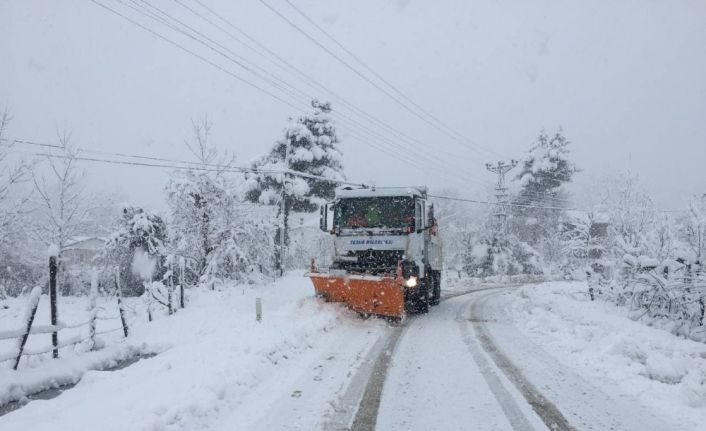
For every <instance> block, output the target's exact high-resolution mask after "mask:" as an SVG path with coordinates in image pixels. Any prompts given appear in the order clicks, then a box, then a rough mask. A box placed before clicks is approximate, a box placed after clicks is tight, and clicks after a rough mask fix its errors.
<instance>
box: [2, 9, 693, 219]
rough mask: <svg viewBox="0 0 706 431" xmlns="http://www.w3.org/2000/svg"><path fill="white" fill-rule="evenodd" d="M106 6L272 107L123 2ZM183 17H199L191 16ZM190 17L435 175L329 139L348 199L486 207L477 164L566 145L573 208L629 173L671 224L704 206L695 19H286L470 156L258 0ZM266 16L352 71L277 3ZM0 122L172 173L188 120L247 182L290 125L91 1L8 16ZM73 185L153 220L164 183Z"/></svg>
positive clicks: (502, 14)
mask: <svg viewBox="0 0 706 431" xmlns="http://www.w3.org/2000/svg"><path fill="white" fill-rule="evenodd" d="M100 1H101V2H103V3H104V4H106V5H108V6H110V7H112V8H115V9H116V10H120V11H123V12H124V13H125V14H126V15H129V16H130V17H134V18H135V19H137V20H139V21H140V22H142V23H144V24H145V25H147V26H148V27H149V28H152V29H154V30H157V31H159V32H161V33H163V34H164V35H166V36H168V37H169V38H170V39H173V40H175V41H178V42H179V43H180V44H183V45H184V46H186V47H189V48H190V49H192V50H194V51H197V52H198V53H199V54H200V55H203V56H204V57H206V58H208V59H210V61H213V62H214V63H217V64H219V65H221V66H222V67H224V68H226V69H228V70H230V71H232V72H233V73H235V74H237V75H239V76H242V77H244V78H246V79H248V80H251V81H253V82H257V83H258V85H261V86H263V87H267V88H270V87H268V84H266V83H262V81H258V78H256V77H253V76H252V75H250V74H249V73H248V72H247V71H243V70H242V69H239V68H238V67H237V66H236V65H234V64H233V63H231V62H229V61H228V60H226V59H224V58H223V57H220V56H219V55H218V54H215V53H214V52H213V51H209V50H208V49H207V48H204V47H203V46H201V45H197V44H195V43H193V41H191V40H189V39H186V38H184V37H180V35H177V34H175V33H174V32H173V31H171V30H167V29H165V27H163V26H160V25H158V24H156V23H155V22H153V21H149V20H148V19H146V18H144V17H141V16H140V15H138V14H137V13H136V12H135V11H133V10H130V9H128V8H126V7H125V6H124V5H122V4H121V3H120V2H119V1H117V0H100ZM123 1H124V2H125V3H128V4H132V3H131V2H130V1H131V0H123ZM136 1H137V3H138V4H141V3H142V0H136ZM180 1H182V2H184V3H185V4H187V5H190V6H191V7H194V8H199V5H198V4H197V3H196V2H194V1H193V0H180ZM202 1H203V2H204V3H205V4H207V5H208V6H210V7H211V8H213V9H214V10H215V11H217V12H219V13H220V14H222V15H223V16H224V17H225V18H227V19H228V20H229V21H230V22H231V23H232V24H234V25H236V26H238V27H240V28H241V29H242V30H244V31H245V32H246V33H247V34H249V35H250V36H251V37H253V38H254V39H256V40H258V41H259V42H260V43H262V44H264V45H266V46H267V47H269V48H270V49H271V50H273V51H275V52H276V53H277V54H279V55H281V56H282V57H283V58H285V59H286V60H287V61H289V62H291V63H292V64H294V65H296V66H297V67H299V68H300V69H302V70H304V71H305V72H306V73H308V74H309V75H311V76H312V77H314V78H315V79H316V80H317V81H319V82H320V83H321V84H323V85H325V86H327V87H329V88H330V89H333V90H334V91H335V92H337V93H338V94H339V95H340V96H342V97H343V98H344V99H346V101H348V102H350V103H353V104H355V105H357V106H359V107H361V108H362V109H364V110H365V111H367V112H368V113H369V114H370V115H372V116H374V117H376V118H378V119H379V120H380V121H383V122H385V123H386V124H389V125H391V126H393V127H395V128H397V129H400V130H403V131H404V132H405V133H407V134H409V135H412V136H414V137H416V138H417V139H418V140H420V141H423V142H424V143H425V144H426V149H425V150H423V151H422V150H419V149H415V148H408V149H407V150H406V151H405V152H406V153H407V156H413V157H415V158H417V159H420V160H423V161H426V162H427V163H428V164H429V168H428V169H427V170H426V171H420V170H419V169H418V168H415V167H412V166H410V165H409V164H408V163H407V162H405V161H404V160H402V159H404V158H402V159H401V158H400V157H396V156H393V155H388V154H387V153H384V152H381V151H379V150H377V149H375V148H373V147H372V146H370V144H373V145H375V146H381V145H383V146H387V148H388V151H392V152H393V153H394V152H396V153H399V152H400V150H399V149H395V148H392V147H390V144H389V143H381V142H374V143H371V142H368V143H365V142H361V141H357V140H355V139H354V136H352V134H360V131H358V132H356V131H355V130H354V129H353V128H351V127H344V125H341V127H340V137H341V139H342V144H341V145H342V147H341V148H342V150H343V152H344V157H345V168H346V173H347V175H348V177H349V179H351V180H355V181H363V182H374V183H376V184H378V185H404V184H420V183H425V184H428V185H430V186H432V187H446V186H448V187H456V188H458V189H459V192H460V194H461V195H464V196H468V197H475V196H483V195H485V194H486V192H487V188H488V186H487V184H488V183H490V182H492V181H493V180H494V178H493V177H492V176H491V174H489V173H488V172H486V171H485V169H484V166H483V163H484V162H486V161H492V160H497V159H498V156H492V155H489V154H488V152H487V149H490V150H491V151H494V152H496V153H498V154H500V155H502V156H504V157H508V158H509V157H515V158H519V157H521V156H522V154H523V153H524V152H525V151H526V150H527V149H528V147H529V145H530V143H531V142H532V140H533V139H534V138H535V137H536V135H537V133H538V132H539V130H540V129H542V128H546V129H547V130H548V131H553V130H555V129H556V128H557V127H559V126H561V127H562V128H563V130H564V132H565V134H566V136H567V137H568V138H569V139H570V140H571V141H572V142H573V155H574V158H575V160H576V162H577V164H578V165H579V166H580V167H581V168H582V169H583V173H582V174H581V175H580V176H579V177H577V181H578V182H579V183H580V184H581V185H582V187H583V188H584V189H585V188H586V187H587V186H589V185H591V184H593V182H594V181H595V180H596V179H600V178H601V177H603V176H605V175H609V174H610V173H614V172H616V171H619V170H623V171H630V172H632V173H634V174H638V175H639V176H640V178H641V180H642V182H643V184H644V186H645V187H646V188H647V190H648V191H649V192H650V193H652V194H653V196H654V197H655V200H656V202H657V203H658V204H659V205H660V206H661V207H663V208H676V207H683V206H684V203H685V202H686V199H688V197H689V195H691V194H694V193H699V194H701V193H704V192H705V191H706V190H705V188H706V187H705V186H706V163H705V162H706V24H705V23H706V2H705V1H703V0H678V1H666V0H663V1H653V0H634V1H624V0H612V1H608V0H597V1H565V0H562V1H559V0H557V1H546V0H544V1H520V0H517V1H467V0H457V1H451V0H449V1H441V0H436V1H422V0H407V1H402V0H398V1H382V0H356V1H343V0H336V1H314V0H291V1H292V2H293V3H294V4H296V5H297V6H298V7H299V8H301V9H302V10H303V11H304V12H305V13H306V14H308V15H309V16H310V17H311V18H313V19H314V20H315V21H316V22H317V23H318V24H319V25H321V26H322V27H323V28H325V29H326V30H327V31H328V32H330V33H331V34H332V35H333V36H335V37H336V38H337V39H338V40H339V41H340V42H341V43H342V44H344V45H345V46H346V47H348V48H350V50H351V51H353V52H354V53H356V54H357V55H358V56H359V57H360V58H362V59H363V60H364V61H365V62H367V63H368V64H369V65H370V66H372V67H373V68H374V69H375V71H376V72H378V73H379V74H380V75H382V76H383V77H385V78H386V79H387V80H388V81H389V82H391V83H392V84H394V85H395V86H396V87H397V88H398V89H400V90H401V91H402V92H403V93H404V94H405V95H407V96H409V97H410V98H411V99H413V100H414V101H415V102H416V103H417V104H419V105H420V106H423V107H424V108H425V109H426V110H428V111H429V112H431V113H433V114H434V115H435V116H436V117H437V118H439V119H441V120H442V121H443V122H444V123H445V124H447V125H449V126H451V127H452V128H453V129H454V130H455V131H457V132H459V133H460V134H461V135H463V137H464V143H463V144H461V143H459V142H457V141H455V140H453V139H450V138H449V137H448V136H447V135H445V134H442V133H440V132H439V131H438V130H436V129H434V128H433V127H431V126H430V125H428V124H427V123H425V122H423V121H421V120H420V119H419V118H417V117H415V116H414V115H412V114H410V113H409V112H407V111H405V110H404V109H402V108H401V107H400V106H399V105H397V104H396V103H395V102H394V101H392V100H391V99H390V98H389V97H388V96H386V95H385V94H383V93H382V92H380V91H379V90H377V89H375V88H374V87H372V86H371V85H370V84H368V83H366V82H365V81H363V80H362V79H360V78H359V77H358V76H356V75H355V74H353V73H352V72H351V71H350V70H348V69H346V68H345V67H344V66H342V65H341V64H339V63H337V62H336V61H335V60H334V59H332V58H331V57H329V56H328V54H326V53H325V52H324V51H322V50H321V49H320V48H318V47H317V46H315V45H314V44H313V43H312V42H311V41H309V40H307V39H306V38H305V37H304V36H302V35H300V34H299V33H297V32H296V30H294V29H292V28H291V27H289V26H288V25H287V24H286V23H285V22H284V21H282V20H281V18H279V17H277V16H276V15H275V14H274V13H272V12H271V11H270V10H268V9H267V8H266V7H265V6H264V5H262V4H261V3H260V2H259V1H258V0H236V1H226V0H202ZM267 2H268V3H270V4H271V5H272V6H273V7H275V8H277V9H278V10H280V11H281V12H282V13H283V14H284V15H286V16H287V17H289V18H290V19H292V20H293V21H295V22H296V23H297V24H298V25H300V26H301V27H302V28H304V29H305V30H306V31H307V32H309V33H310V34H312V35H314V36H315V37H316V38H317V39H319V40H321V42H322V43H325V44H326V45H327V46H329V47H330V48H331V49H332V50H335V51H336V52H337V53H339V55H341V56H344V58H348V57H345V54H344V53H342V52H341V51H340V50H339V49H338V48H337V47H335V46H334V45H333V44H332V43H330V42H329V41H328V40H326V39H325V38H324V37H323V36H322V35H321V34H320V33H318V32H317V30H316V29H315V28H314V27H313V26H311V24H309V23H307V22H306V21H305V20H303V19H302V18H301V16H299V15H297V14H296V12H295V11H294V10H293V9H292V8H290V7H289V6H288V5H287V3H286V2H285V1H284V0H267ZM148 3H149V4H153V5H155V6H157V7H159V8H160V9H162V10H163V11H164V12H167V13H168V14H170V15H172V16H174V17H177V18H179V19H181V20H183V21H185V22H188V23H189V24H190V25H192V26H193V27H196V28H198V29H199V30H200V31H202V32H204V33H207V34H208V35H209V36H210V37H212V38H213V39H215V40H217V41H218V42H219V43H221V44H222V45H225V46H227V47H228V48H229V49H231V50H232V51H234V52H236V53H237V54H239V55H241V56H242V57H244V58H246V59H247V60H248V61H252V62H255V63H257V64H258V65H260V66H261V67H264V68H266V69H268V70H269V71H270V72H271V73H273V74H276V75H277V76H278V77H281V78H282V79H284V80H286V81H288V82H291V83H292V84H294V85H295V86H296V87H297V88H298V89H300V90H302V91H304V92H305V93H307V94H311V95H314V96H318V97H319V98H321V99H331V98H330V97H329V96H328V95H327V94H325V93H322V92H320V91H317V90H315V89H312V88H310V87H308V86H307V85H305V84H304V83H303V82H301V81H298V80H296V79H295V78H293V77H292V76H291V75H287V74H284V73H283V72H282V71H281V70H279V69H276V68H274V67H272V63H270V62H268V61H267V60H264V59H263V57H261V56H259V55H257V54H256V53H253V52H252V51H249V50H247V49H246V48H244V47H243V46H242V45H239V44H238V43H237V42H236V41H234V40H233V39H231V38H229V37H228V36H227V35H225V34H223V33H221V32H219V30H218V29H216V28H215V27H213V26H211V25H210V24H208V23H205V22H204V21H199V19H198V18H197V17H195V16H193V15H191V14H190V12H189V11H188V10H187V9H185V8H183V7H182V6H180V5H179V4H178V3H177V2H175V1H174V0H149V1H148ZM142 4H143V3H142ZM197 10H200V11H203V9H197ZM212 19H214V21H215V20H216V18H213V17H212ZM231 31H233V30H231ZM348 60H349V61H351V64H355V63H353V62H352V60H350V59H348ZM273 91H277V90H273ZM332 102H333V107H334V109H337V108H341V109H340V111H341V112H343V113H346V114H347V115H350V111H345V110H344V109H343V108H345V107H344V106H341V103H340V102H337V101H336V100H335V99H334V100H332ZM293 103H295V104H297V105H299V106H302V102H293ZM3 105H7V106H8V107H9V108H10V109H11V111H12V113H13V115H14V120H13V123H12V125H11V128H10V131H9V136H10V137H13V138H18V139H28V140H34V141H40V142H52V141H55V129H56V128H57V127H61V128H66V129H68V130H71V131H72V133H73V143H74V144H75V145H78V146H80V147H84V148H90V149H95V150H102V151H111V152H126V153H136V154H143V155H149V156H157V157H167V158H178V159H184V158H188V157H189V154H188V152H187V150H186V148H185V147H184V145H183V140H184V138H186V137H188V136H189V134H190V121H191V119H192V118H200V117H203V116H204V115H208V117H209V118H210V119H211V120H212V122H213V124H214V126H213V127H214V128H213V136H212V139H213V142H214V143H215V144H216V145H217V146H218V147H219V148H221V149H228V150H230V151H232V152H233V153H234V154H235V155H236V156H237V159H238V162H239V163H241V164H247V163H248V162H249V161H251V160H252V159H254V158H256V157H258V156H259V155H261V154H263V153H265V152H266V151H268V149H269V148H270V146H271V144H272V143H273V142H274V141H275V140H276V139H277V138H279V137H280V136H281V133H282V128H283V126H284V125H285V124H286V121H287V118H288V117H289V116H296V115H298V112H296V111H295V110H294V109H293V108H292V107H289V106H286V105H284V104H282V103H280V102H279V101H277V100H274V99H272V98H270V97H269V96H267V95H264V94H262V93H260V92H258V91H257V90H255V89H253V88H250V87H248V86H247V85H245V84H243V83H242V82H239V81H237V80H235V79H234V78H233V77H232V76H229V75H227V74H225V73H224V72H222V71H220V70H217V69H215V68H214V67H212V66H209V65H207V64H205V63H203V62H201V61H200V60H198V59H196V58H193V57H191V56H189V55H188V54H186V53H185V52H183V51H181V50H179V49H178V48H176V47H174V46H172V45H170V44H168V43H166V42H165V41H163V40H160V39H158V38H156V37H154V36H153V35H151V34H149V33H147V32H146V31H144V30H143V29H140V28H138V27H136V26H135V25H133V24H131V23H129V22H127V21H125V20H123V19H122V18H120V17H118V16H116V15H114V14H112V13H110V12H109V11H107V10H105V9H102V8H100V7H99V6H97V5H96V4H94V3H92V2H90V1H88V0H65V1H50V0H43V1H41V0H0V107H1V106H3ZM368 124H369V123H368ZM378 130H379V129H378ZM399 145H402V146H405V147H409V145H408V144H406V143H400V144H399ZM478 148H484V149H485V150H482V151H481V152H479V151H478V150H477V149H478ZM27 149H28V150H29V149H30V148H27ZM429 160H434V161H433V162H430V161H429ZM85 167H86V171H87V175H88V179H89V182H90V185H91V187H92V188H94V189H104V190H108V191H114V190H118V191H121V192H122V193H123V195H125V196H126V197H128V198H129V199H131V200H133V201H134V202H136V203H140V204H148V205H150V204H151V205H152V206H155V207H162V206H163V203H162V201H163V193H162V188H163V185H164V183H165V181H166V178H167V175H168V172H167V171H164V170H159V169H149V168H139V167H124V166H110V165H102V164H101V165H96V164H86V165H85Z"/></svg>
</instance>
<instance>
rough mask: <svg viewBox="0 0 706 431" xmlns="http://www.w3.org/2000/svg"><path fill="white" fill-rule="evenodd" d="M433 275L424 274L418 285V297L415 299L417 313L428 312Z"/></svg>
mask: <svg viewBox="0 0 706 431" xmlns="http://www.w3.org/2000/svg"><path fill="white" fill-rule="evenodd" d="M432 279H433V277H430V276H426V277H424V280H422V284H421V286H419V299H418V300H417V313H420V314H426V313H428V312H429V302H430V292H429V291H430V290H431V289H432Z"/></svg>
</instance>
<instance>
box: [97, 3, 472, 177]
mask: <svg viewBox="0 0 706 431" xmlns="http://www.w3.org/2000/svg"><path fill="white" fill-rule="evenodd" d="M91 1H94V3H96V1H95V0H91ZM118 1H119V2H120V3H121V4H123V5H125V6H127V7H129V8H131V9H132V10H134V11H136V12H137V13H139V14H141V15H143V16H147V17H148V18H151V19H153V20H155V21H157V22H160V23H161V24H163V25H166V26H168V27H169V28H171V29H173V30H175V31H177V32H179V33H181V34H183V35H185V36H187V37H189V38H191V39H193V40H195V41H197V42H198V43H200V44H202V45H204V46H206V47H207V48H209V49H211V50H213V51H215V52H216V53H218V54H219V55H221V56H223V57H225V58H227V59H229V60H230V61H232V62H234V63H235V64H236V65H238V66H240V67H243V68H244V69H245V70H247V71H248V72H250V73H252V74H253V75H255V76H256V77H258V78H260V79H263V80H264V81H265V82H267V83H269V84H270V85H272V86H274V87H276V88H278V89H280V90H282V91H284V92H287V90H286V89H284V88H282V86H281V85H279V84H277V83H274V82H272V81H271V80H269V79H267V78H265V77H263V76H262V75H261V74H259V73H257V72H255V71H254V70H253V69H252V68H250V67H248V66H246V65H244V64H243V62H242V61H238V60H235V59H233V58H232V57H230V56H229V55H228V54H225V53H224V52H222V51H220V50H218V49H216V48H214V47H213V46H211V45H209V44H208V42H205V41H204V40H202V39H199V38H198V37H195V36H194V35H191V34H188V33H186V32H185V31H184V30H182V29H180V28H179V27H177V26H175V25H173V24H171V23H169V22H167V21H165V20H164V18H161V17H158V16H156V14H154V13H153V12H151V11H148V10H146V9H145V8H144V7H141V6H140V9H137V8H136V7H134V6H132V5H128V4H126V3H125V2H124V1H123V0H118ZM130 1H131V2H133V3H135V1H134V0H130ZM141 1H142V2H143V3H145V4H148V5H149V3H148V2H146V1H144V0H141ZM150 7H152V8H153V9H155V10H157V11H158V12H160V13H161V14H162V15H164V16H166V17H168V18H170V19H172V20H173V21H175V22H177V23H179V24H181V25H183V26H185V27H186V28H188V29H189V30H191V31H192V32H194V33H196V34H197V35H199V36H201V37H202V38H204V39H206V40H209V41H212V42H213V40H212V39H210V38H209V37H208V36H206V35H204V34H203V33H201V32H199V31H198V30H195V29H194V28H193V27H191V26H188V25H187V24H184V23H183V22H182V21H180V20H178V19H176V18H174V17H172V16H171V15H169V14H167V13H165V12H164V11H162V10H161V9H159V8H156V7H154V6H150ZM108 9H109V8H108ZM109 10H111V11H112V9H109ZM118 14H119V13H118ZM119 15H120V16H122V17H124V18H125V19H128V20H129V21H130V22H132V23H133V24H136V25H138V26H140V27H141V28H143V29H145V30H147V31H150V32H151V33H152V34H155V35H158V36H159V37H160V38H162V39H164V40H167V41H169V42H171V43H172V44H175V45H178V44H177V43H176V42H173V41H172V40H170V39H168V38H166V37H165V36H163V35H161V34H158V33H156V32H155V31H153V30H151V29H149V28H147V27H145V26H144V25H141V24H139V23H136V22H135V21H134V20H131V19H129V18H127V17H125V15H122V14H119ZM214 43H217V42H214ZM178 46H180V45H178ZM218 46H220V47H222V48H224V49H226V50H228V51H230V50H229V49H228V48H226V47H224V46H223V45H220V44H218ZM182 48H183V47H182ZM187 52H190V51H189V50H187ZM230 52H232V51H230ZM190 53H192V52H190ZM199 58H201V59H204V57H201V56H199ZM239 58H240V59H241V60H244V59H242V57H239ZM207 62H208V61H207ZM208 63H209V64H210V65H214V64H213V63H212V62H208ZM256 67H257V66H256ZM219 69H221V70H223V71H225V69H223V68H221V67H219ZM230 74H231V75H233V74H232V73H230ZM279 81H280V82H283V83H284V84H285V85H288V86H289V87H291V88H294V87H293V86H291V85H289V84H287V83H286V82H285V81H282V80H281V79H279ZM256 88H257V89H260V90H261V91H265V92H266V93H267V94H268V95H270V96H273V97H275V98H277V99H278V100H280V101H282V102H284V103H287V104H288V106H291V107H293V108H295V109H296V110H297V111H299V112H304V111H303V110H302V109H299V108H297V107H295V106H294V105H292V104H291V103H288V102H286V101H284V100H283V99H281V98H278V97H277V96H274V95H273V94H272V93H269V92H267V91H266V90H263V89H262V88H261V87H259V86H257V87H256ZM294 90H295V91H298V92H299V93H301V94H304V93H302V92H301V91H299V90H297V89H296V88H294ZM304 95H305V97H306V96H307V95H306V94H304ZM290 96H291V93H290ZM309 97H310V96H309ZM344 118H345V117H344ZM347 121H348V122H355V123H357V125H358V126H359V127H365V126H363V125H362V124H360V123H358V122H356V121H355V120H352V119H350V118H349V117H348V118H347ZM354 128H358V127H354ZM367 131H368V132H369V133H370V134H371V135H373V136H375V135H376V136H377V137H378V138H379V139H383V140H385V141H386V142H388V144H392V145H396V144H395V143H394V142H392V141H389V140H387V139H385V138H384V137H383V136H382V135H379V134H377V133H376V132H372V131H371V130H370V129H367ZM364 142H365V143H366V144H368V145H370V144H369V143H368V142H367V141H364ZM397 146H398V148H400V149H401V151H403V152H407V151H409V149H407V148H404V147H399V145H397ZM397 156H398V158H399V155H397ZM436 161H437V163H438V164H439V166H441V167H442V169H445V168H446V167H447V166H446V163H445V162H444V161H442V160H441V159H438V158H437V160H436ZM469 176H470V175H469ZM481 181H482V180H481Z"/></svg>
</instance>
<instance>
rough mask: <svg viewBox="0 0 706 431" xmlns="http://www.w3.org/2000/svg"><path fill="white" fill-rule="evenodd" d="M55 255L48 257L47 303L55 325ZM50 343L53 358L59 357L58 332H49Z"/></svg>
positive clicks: (52, 322)
mask: <svg viewBox="0 0 706 431" xmlns="http://www.w3.org/2000/svg"><path fill="white" fill-rule="evenodd" d="M56 260H57V258H56V256H50V257H49V303H50V307H51V324H52V326H56V322H57V315H56V313H57V310H56V276H57V263H56ZM51 345H52V346H54V350H53V351H52V355H53V356H54V357H55V358H58V357H59V333H58V332H57V331H54V332H52V333H51Z"/></svg>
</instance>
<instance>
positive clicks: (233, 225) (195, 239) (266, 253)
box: [166, 120, 274, 287]
mask: <svg viewBox="0 0 706 431" xmlns="http://www.w3.org/2000/svg"><path fill="white" fill-rule="evenodd" d="M193 128H194V136H193V139H192V141H190V142H187V146H189V148H190V149H191V150H192V153H193V154H194V155H195V157H196V159H197V163H195V165H194V167H193V168H192V169H188V170H179V171H176V172H174V173H173V174H172V176H171V178H170V180H169V182H168V183H167V186H166V192H167V204H168V205H169V208H170V210H171V220H172V221H171V223H170V246H169V247H170V253H171V254H174V255H176V256H179V257H183V258H185V261H186V262H187V263H188V265H187V266H188V269H189V273H190V274H192V275H194V276H195V277H192V279H194V278H195V279H196V280H200V281H201V282H202V283H204V284H207V285H209V286H212V287H213V286H215V284H218V283H221V282H223V281H225V280H238V281H243V280H246V279H252V278H257V277H259V276H261V275H263V274H265V275H266V274H269V273H270V272H271V266H272V251H273V249H272V247H271V245H272V244H271V243H272V239H271V237H272V235H271V232H272V229H273V226H274V223H273V220H272V218H273V217H272V211H270V208H265V206H264V205H260V204H253V203H249V202H244V198H242V197H241V193H240V189H241V188H242V183H241V182H240V181H239V180H241V177H238V176H234V175H233V173H232V172H231V170H230V169H229V167H230V166H231V164H232V161H233V158H232V157H228V155H227V154H223V155H221V156H219V153H218V151H217V150H216V148H215V147H213V146H212V145H211V144H210V142H209V139H208V138H209V135H210V129H211V124H210V123H209V122H208V121H207V120H204V121H203V122H201V123H194V125H193ZM187 275H188V274H187ZM180 282H181V281H180Z"/></svg>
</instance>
